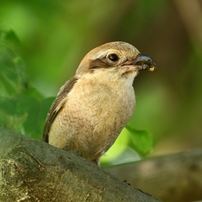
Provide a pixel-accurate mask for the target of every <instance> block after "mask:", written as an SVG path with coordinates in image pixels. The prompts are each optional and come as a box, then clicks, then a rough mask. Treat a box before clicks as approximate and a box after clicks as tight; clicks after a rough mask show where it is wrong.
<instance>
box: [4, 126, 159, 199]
mask: <svg viewBox="0 0 202 202" xmlns="http://www.w3.org/2000/svg"><path fill="white" fill-rule="evenodd" d="M0 168H1V172H0V190H1V191H0V201H4V202H10V201H23V202H27V201H32V202H34V201H56V202H57V201H59V202H63V201H65V202H67V201H77V202H80V201H82V202H84V201H96V202H97V201H116V202H117V201H123V202H124V201H127V202H129V201H134V202H135V201H138V202H143V201H147V202H157V201H160V200H158V199H156V198H154V197H152V196H150V195H148V194H145V193H143V192H142V191H140V190H136V189H134V188H132V187H131V186H129V185H128V184H127V183H125V182H123V181H121V180H119V179H117V178H115V177H114V176H112V175H111V174H109V173H108V172H106V171H105V170H103V169H101V168H99V167H98V166H96V165H94V164H93V163H91V162H88V161H86V160H85V159H83V158H81V157H78V156H76V155H75V154H74V153H69V152H66V151H63V150H61V149H58V148H55V147H53V146H51V145H49V144H47V143H45V142H42V141H39V140H34V139H31V138H29V137H26V136H23V135H19V134H15V133H14V132H11V131H8V130H5V129H0Z"/></svg>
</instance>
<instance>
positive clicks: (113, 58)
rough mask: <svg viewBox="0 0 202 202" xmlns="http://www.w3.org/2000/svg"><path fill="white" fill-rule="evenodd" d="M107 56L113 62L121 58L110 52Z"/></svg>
mask: <svg viewBox="0 0 202 202" xmlns="http://www.w3.org/2000/svg"><path fill="white" fill-rule="evenodd" d="M107 57H108V58H109V60H111V61H113V62H116V61H117V60H118V59H119V57H118V56H117V55H116V54H115V53H112V54H109V55H108V56H107Z"/></svg>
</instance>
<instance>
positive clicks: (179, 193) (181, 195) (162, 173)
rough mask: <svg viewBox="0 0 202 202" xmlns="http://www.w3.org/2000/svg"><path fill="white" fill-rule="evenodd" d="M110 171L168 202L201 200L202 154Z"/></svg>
mask: <svg viewBox="0 0 202 202" xmlns="http://www.w3.org/2000/svg"><path fill="white" fill-rule="evenodd" d="M108 171H109V172H110V173H111V174H113V175H114V176H119V177H120V178H122V179H125V180H127V181H128V182H129V183H130V184H131V185H132V186H134V187H137V188H140V189H142V190H144V191H146V192H148V193H150V194H152V195H155V196H157V197H159V198H160V199H162V200H163V201H166V202H173V201H175V202H185V201H196V200H201V199H202V191H201V190H202V180H201V179H202V150H192V151H186V152H180V153H176V154H172V155H168V156H162V157H156V158H150V159H147V160H144V161H140V162H136V163H134V164H130V165H125V166H122V167H119V168H112V169H108Z"/></svg>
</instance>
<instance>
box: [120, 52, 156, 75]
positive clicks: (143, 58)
mask: <svg viewBox="0 0 202 202" xmlns="http://www.w3.org/2000/svg"><path fill="white" fill-rule="evenodd" d="M125 65H133V66H135V67H136V68H137V70H139V71H142V70H148V71H154V69H155V68H156V64H155V63H154V62H153V60H152V59H151V58H150V57H149V56H148V55H145V54H142V53H140V54H138V55H137V57H136V58H135V59H134V60H132V61H127V62H125V63H124V66H125Z"/></svg>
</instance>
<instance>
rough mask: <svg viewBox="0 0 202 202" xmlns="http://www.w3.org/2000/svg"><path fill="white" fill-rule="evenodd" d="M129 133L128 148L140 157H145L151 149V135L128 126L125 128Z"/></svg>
mask: <svg viewBox="0 0 202 202" xmlns="http://www.w3.org/2000/svg"><path fill="white" fill-rule="evenodd" d="M125 128H126V129H127V130H128V131H129V132H130V134H131V135H130V143H129V146H130V147H131V148H133V149H134V150H136V151H137V152H138V153H140V154H141V155H143V156H144V155H146V154H147V153H149V152H151V150H152V149H153V138H152V135H151V133H149V132H148V131H146V130H137V129H134V128H132V127H131V126H130V125H126V127H125Z"/></svg>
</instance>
